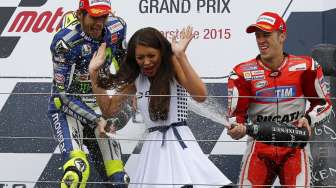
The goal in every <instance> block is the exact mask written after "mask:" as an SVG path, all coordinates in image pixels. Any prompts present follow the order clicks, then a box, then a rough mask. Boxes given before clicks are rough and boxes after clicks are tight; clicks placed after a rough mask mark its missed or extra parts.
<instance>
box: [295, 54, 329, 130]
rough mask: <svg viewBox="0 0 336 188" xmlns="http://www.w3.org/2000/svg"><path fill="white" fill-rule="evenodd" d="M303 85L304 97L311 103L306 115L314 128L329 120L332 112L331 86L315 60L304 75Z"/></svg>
mask: <svg viewBox="0 0 336 188" xmlns="http://www.w3.org/2000/svg"><path fill="white" fill-rule="evenodd" d="M301 83H302V84H303V85H302V88H303V93H304V96H305V97H308V101H309V102H310V106H309V108H308V110H307V111H306V114H305V117H306V118H307V119H308V121H309V123H310V125H311V126H313V127H314V126H316V125H319V124H322V123H324V122H326V121H327V120H329V117H330V114H331V112H332V103H331V99H330V93H329V85H328V83H327V82H326V80H325V78H324V76H323V71H322V67H321V66H320V65H319V64H318V63H317V62H316V61H315V60H313V59H312V65H311V67H310V68H309V69H308V70H306V71H305V73H304V74H303V76H302V81H301ZM309 97H313V98H309Z"/></svg>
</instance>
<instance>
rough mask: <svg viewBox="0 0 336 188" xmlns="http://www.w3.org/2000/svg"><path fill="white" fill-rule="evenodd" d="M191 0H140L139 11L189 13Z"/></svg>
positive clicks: (146, 12)
mask: <svg viewBox="0 0 336 188" xmlns="http://www.w3.org/2000/svg"><path fill="white" fill-rule="evenodd" d="M190 9H191V2H190V0H140V2H139V12H140V13H143V14H148V13H156V14H158V13H188V12H190Z"/></svg>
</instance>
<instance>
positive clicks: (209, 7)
mask: <svg viewBox="0 0 336 188" xmlns="http://www.w3.org/2000/svg"><path fill="white" fill-rule="evenodd" d="M229 3H230V0H197V12H201V11H202V10H203V9H206V13H225V12H227V13H231V11H230V8H229Z"/></svg>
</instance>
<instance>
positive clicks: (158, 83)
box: [112, 27, 175, 121]
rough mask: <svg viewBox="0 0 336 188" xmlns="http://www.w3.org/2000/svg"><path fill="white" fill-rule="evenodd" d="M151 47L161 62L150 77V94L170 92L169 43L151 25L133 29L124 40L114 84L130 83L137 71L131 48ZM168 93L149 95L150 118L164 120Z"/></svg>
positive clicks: (171, 73)
mask: <svg viewBox="0 0 336 188" xmlns="http://www.w3.org/2000/svg"><path fill="white" fill-rule="evenodd" d="M138 45H141V46H145V47H150V48H154V49H157V50H159V51H160V55H161V64H160V67H159V68H158V70H157V72H156V74H155V75H154V76H153V77H151V78H150V82H151V85H150V89H149V94H150V95H170V83H171V81H172V80H173V78H174V75H175V72H174V69H173V65H172V62H171V61H172V56H173V51H172V47H171V44H170V42H169V41H168V40H167V39H166V38H165V37H164V36H163V35H162V34H161V33H160V31H158V30H157V29H155V28H152V27H146V28H142V29H140V30H138V31H136V32H135V33H134V34H133V35H132V37H131V39H130V40H129V42H128V46H127V52H126V56H125V58H124V61H123V62H122V63H121V67H120V70H119V71H118V74H117V79H114V80H113V81H112V83H113V84H114V85H115V86H120V85H125V84H131V83H134V81H135V80H136V78H137V77H138V76H139V74H140V67H139V65H138V64H137V62H136V57H135V48H136V47H137V46H138ZM169 104H170V96H150V97H149V108H148V109H149V115H150V118H151V120H152V121H158V120H167V118H168V112H169Z"/></svg>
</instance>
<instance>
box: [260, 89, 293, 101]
mask: <svg viewBox="0 0 336 188" xmlns="http://www.w3.org/2000/svg"><path fill="white" fill-rule="evenodd" d="M256 96H257V98H256V100H257V101H259V102H271V103H274V102H283V101H288V100H291V99H292V98H291V97H295V96H296V87H295V86H279V87H272V88H267V89H262V90H259V91H257V92H256Z"/></svg>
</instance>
